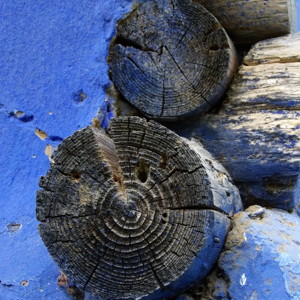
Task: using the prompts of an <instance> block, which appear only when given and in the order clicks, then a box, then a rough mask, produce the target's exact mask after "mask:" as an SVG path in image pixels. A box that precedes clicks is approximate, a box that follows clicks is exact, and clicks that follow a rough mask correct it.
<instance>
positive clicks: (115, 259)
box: [37, 117, 241, 299]
mask: <svg viewBox="0 0 300 300" xmlns="http://www.w3.org/2000/svg"><path fill="white" fill-rule="evenodd" d="M192 144H193V145H192ZM192 144H191V145H189V142H187V141H185V140H183V139H181V138H180V137H179V136H177V135H176V134H174V133H173V132H171V131H169V130H168V129H166V128H165V127H163V126H161V125H159V124H157V123H155V122H153V121H151V122H147V121H146V120H144V119H140V118H138V117H122V118H117V119H114V120H113V121H112V123H111V126H110V129H109V131H108V134H107V135H105V134H104V133H103V132H102V131H100V130H99V129H97V128H92V127H87V128H86V129H83V130H81V131H78V132H76V133H75V134H74V135H73V136H71V137H70V138H68V139H66V140H65V141H63V143H62V144H61V145H60V146H59V148H58V150H57V152H56V154H55V155H54V163H53V164H52V166H51V169H50V171H49V172H48V174H47V176H46V177H44V178H43V179H42V180H41V182H40V185H41V187H42V188H43V190H41V191H39V192H38V195H37V217H38V219H39V221H41V224H40V234H41V236H42V238H43V241H44V243H45V244H46V246H47V248H48V250H49V252H50V254H51V255H52V256H53V258H54V260H55V261H56V262H57V263H58V265H59V266H60V268H61V269H62V270H63V271H64V272H65V274H67V276H68V277H69V278H70V280H72V281H74V282H76V285H77V286H78V287H80V288H82V289H84V290H87V291H89V292H91V293H92V294H94V295H97V296H100V297H103V298H105V299H108V298H109V299H121V298H126V299H127V298H130V299H131V298H134V299H136V298H141V297H149V299H158V298H159V299H162V298H166V297H170V296H171V295H174V294H175V293H176V292H178V291H180V290H183V289H185V288H187V287H188V286H189V285H190V284H192V283H194V282H195V281H197V280H199V279H201V278H203V276H205V275H206V274H207V272H208V271H209V268H210V267H211V266H212V265H213V263H214V262H215V260H216V259H217V257H218V255H219V252H220V250H221V248H222V245H223V243H224V239H225V236H226V231H227V228H228V226H229V219H228V218H227V216H228V215H232V214H233V213H234V212H235V211H236V210H238V209H240V208H241V202H240V198H239V194H238V192H237V190H236V188H235V187H234V186H233V185H232V183H231V179H230V177H229V175H228V174H227V173H226V171H225V170H224V169H223V168H222V167H221V166H220V165H219V164H218V163H217V162H215V161H214V160H213V158H211V157H209V156H207V154H205V153H201V151H200V150H199V149H202V147H201V146H200V145H199V144H197V143H196V144H195V142H193V143H192Z"/></svg>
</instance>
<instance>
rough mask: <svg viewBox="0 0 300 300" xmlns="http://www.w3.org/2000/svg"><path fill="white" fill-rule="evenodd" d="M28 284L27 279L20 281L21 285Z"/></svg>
mask: <svg viewBox="0 0 300 300" xmlns="http://www.w3.org/2000/svg"><path fill="white" fill-rule="evenodd" d="M28 284H29V281H28V280H23V281H21V286H27V285H28Z"/></svg>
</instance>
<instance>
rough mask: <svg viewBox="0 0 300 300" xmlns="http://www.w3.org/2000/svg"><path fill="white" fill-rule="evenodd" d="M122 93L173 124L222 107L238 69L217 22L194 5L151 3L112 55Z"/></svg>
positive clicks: (128, 24) (129, 24) (126, 25)
mask: <svg viewBox="0 0 300 300" xmlns="http://www.w3.org/2000/svg"><path fill="white" fill-rule="evenodd" d="M109 64H110V74H111V78H112V80H113V82H114V83H115V86H116V87H117V89H118V90H119V91H120V92H121V94H122V95H123V96H124V97H125V99H127V101H129V102H130V103H131V104H132V105H134V106H135V107H136V108H137V109H138V110H139V111H141V112H142V113H143V114H144V115H146V116H148V117H150V118H152V119H157V120H162V121H172V120H177V119H178V118H184V117H186V116H189V115H193V114H196V113H205V112H207V111H209V110H210V109H211V108H212V107H213V106H215V104H216V103H218V102H219V100H220V99H221V97H222V95H223V94H224V92H225V90H226V88H227V86H228V84H229V82H230V81H231V78H232V76H233V74H234V71H235V69H236V57H235V50H234V47H233V45H232V43H231V41H230V39H229V37H228V36H227V34H226V32H225V30H224V29H223V28H222V26H221V25H220V24H219V22H218V21H217V19H216V18H215V17H214V16H213V15H211V14H210V13H209V12H208V11H207V10H206V9H205V8H204V7H202V6H201V5H200V4H196V3H192V2H190V1H182V0H171V1H169V0H168V1H166V0H164V1H155V0H152V1H146V2H145V3H143V4H141V5H140V6H138V7H137V8H136V9H135V10H134V11H133V12H132V13H131V14H130V15H129V16H127V17H126V18H125V19H124V20H122V21H121V22H120V23H119V24H118V28H117V34H116V37H115V39H114V40H113V42H112V44H111V48H110V55H109Z"/></svg>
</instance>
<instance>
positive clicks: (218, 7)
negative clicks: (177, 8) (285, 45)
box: [193, 0, 296, 44]
mask: <svg viewBox="0 0 300 300" xmlns="http://www.w3.org/2000/svg"><path fill="white" fill-rule="evenodd" d="M193 1H194V2H197V3H200V4H201V5H203V6H204V7H205V8H206V9H207V10H208V11H209V12H211V13H212V14H213V15H214V16H215V17H216V18H217V19H218V20H219V21H220V23H221V24H222V26H223V27H224V28H225V29H226V31H227V32H228V34H229V35H230V37H231V38H232V39H233V41H234V42H235V43H237V44H252V43H255V42H258V41H261V40H265V39H268V38H272V37H277V36H281V35H284V34H289V33H293V32H294V31H295V28H296V3H295V0H265V1H261V0H218V1H212V0H193Z"/></svg>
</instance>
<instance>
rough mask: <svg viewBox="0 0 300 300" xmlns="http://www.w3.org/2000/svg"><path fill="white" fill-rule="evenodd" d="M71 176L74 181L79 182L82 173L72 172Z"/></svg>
mask: <svg viewBox="0 0 300 300" xmlns="http://www.w3.org/2000/svg"><path fill="white" fill-rule="evenodd" d="M70 175H71V177H72V179H73V180H74V181H78V180H79V179H80V177H81V174H80V172H79V171H76V170H73V171H71V173H70Z"/></svg>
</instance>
